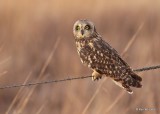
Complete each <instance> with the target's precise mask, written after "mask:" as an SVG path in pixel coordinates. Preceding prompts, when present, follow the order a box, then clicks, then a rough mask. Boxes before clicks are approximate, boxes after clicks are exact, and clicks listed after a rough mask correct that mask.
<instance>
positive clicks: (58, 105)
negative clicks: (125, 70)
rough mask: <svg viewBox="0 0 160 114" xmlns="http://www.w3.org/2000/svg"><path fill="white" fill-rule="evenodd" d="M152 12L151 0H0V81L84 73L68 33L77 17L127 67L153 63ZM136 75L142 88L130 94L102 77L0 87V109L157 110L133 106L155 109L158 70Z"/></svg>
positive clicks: (88, 113)
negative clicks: (120, 56)
mask: <svg viewBox="0 0 160 114" xmlns="http://www.w3.org/2000/svg"><path fill="white" fill-rule="evenodd" d="M159 12H160V2H159V1H153V0H141V1H139V0H135V1H125V0H122V1H119V2H118V1H116V0H112V1H106V0H95V1H93V0H86V1H74V0H69V1H63V0H47V1H38V0H34V1H33V0H26V1H24V0H23V1H20V0H14V1H6V0H1V2H0V85H6V84H13V83H22V82H24V83H26V82H31V81H32V82H33V81H37V80H49V79H63V78H66V77H68V76H84V75H90V74H91V71H90V70H89V69H88V68H86V67H85V66H83V65H82V64H81V62H80V60H79V57H78V55H77V52H76V48H75V42H74V37H73V34H72V26H73V24H74V22H75V21H76V20H77V19H83V18H85V19H89V20H91V21H93V22H94V23H95V25H96V27H97V30H98V32H99V33H100V34H101V35H102V36H103V38H104V40H106V41H107V42H109V43H110V44H111V45H112V46H113V47H114V48H115V49H116V50H117V51H118V52H119V53H122V54H123V56H124V57H123V58H124V59H125V60H126V61H127V63H128V64H130V66H131V67H132V68H137V67H141V66H145V65H153V64H158V63H160V57H159V56H160V53H159V48H160V32H159V31H160V13H159ZM58 40H59V41H58ZM58 42H59V43H58ZM29 72H32V73H31V74H30V75H28V73H29ZM139 75H140V76H143V82H142V83H143V88H142V89H134V93H133V95H129V94H128V93H126V92H123V90H122V89H121V88H119V87H117V86H116V85H115V84H114V83H112V81H111V80H110V79H105V78H103V79H102V80H100V81H98V82H92V81H91V79H85V80H77V81H70V82H64V83H59V84H49V85H43V86H36V87H23V88H19V89H18V88H17V89H16V88H15V89H6V90H0V101H1V103H0V113H2V114H4V113H6V114H28V113H30V114H35V113H36V114H44V113H45V114H74V113H75V114H81V113H83V114H108V113H109V114H117V113H121V114H124V113H130V114H135V113H139V114H140V113H141V114H151V113H152V114H159V113H160V112H159V110H156V111H136V108H138V107H139V108H159V107H160V97H159V93H160V89H159V88H158V87H159V81H160V77H159V70H155V71H148V72H145V73H143V74H142V73H140V74H139ZM40 77H41V78H40Z"/></svg>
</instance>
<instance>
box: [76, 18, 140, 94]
mask: <svg viewBox="0 0 160 114" xmlns="http://www.w3.org/2000/svg"><path fill="white" fill-rule="evenodd" d="M73 33H74V36H75V42H76V47H77V51H78V54H79V56H80V59H81V61H82V63H83V64H85V65H87V66H88V67H89V68H91V69H92V70H93V73H92V76H93V78H92V80H98V79H100V78H101V77H102V75H106V76H107V77H110V78H112V79H113V81H114V82H116V84H118V85H119V86H120V87H123V88H125V90H127V91H128V92H129V93H132V90H131V89H130V87H137V88H140V87H142V85H141V83H140V82H141V81H142V78H141V77H139V76H138V75H137V74H135V73H134V72H133V70H132V69H131V68H130V67H129V65H128V64H127V63H126V62H125V61H124V60H122V59H121V57H120V56H119V54H118V53H117V51H116V50H115V49H114V48H112V47H111V46H110V45H109V44H108V43H107V42H105V41H104V40H102V37H101V36H100V35H99V34H98V33H97V32H96V28H95V26H94V24H93V23H92V22H90V21H88V20H78V21H76V22H75V24H74V27H73Z"/></svg>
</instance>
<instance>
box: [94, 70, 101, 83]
mask: <svg viewBox="0 0 160 114" xmlns="http://www.w3.org/2000/svg"><path fill="white" fill-rule="evenodd" d="M101 78H102V75H101V74H99V73H98V72H96V71H94V72H93V73H92V81H96V80H97V81H98V80H99V79H101Z"/></svg>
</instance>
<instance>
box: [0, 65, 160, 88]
mask: <svg viewBox="0 0 160 114" xmlns="http://www.w3.org/2000/svg"><path fill="white" fill-rule="evenodd" d="M155 69H160V65H156V66H149V67H143V68H138V69H134V70H133V71H134V72H143V71H149V70H155ZM91 77H92V76H81V77H69V78H65V79H60V80H47V81H41V82H30V83H26V84H13V85H5V86H0V89H1V90H2V89H9V88H18V87H29V86H36V85H43V84H50V83H58V82H65V81H71V80H80V79H86V78H91Z"/></svg>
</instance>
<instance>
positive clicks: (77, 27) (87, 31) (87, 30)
mask: <svg viewBox="0 0 160 114" xmlns="http://www.w3.org/2000/svg"><path fill="white" fill-rule="evenodd" d="M95 32H96V30H95V26H94V24H93V23H92V22H91V21H88V20H78V21H76V22H75V24H74V26H73V34H74V36H75V37H76V38H78V39H82V38H90V37H93V35H94V34H95Z"/></svg>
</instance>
